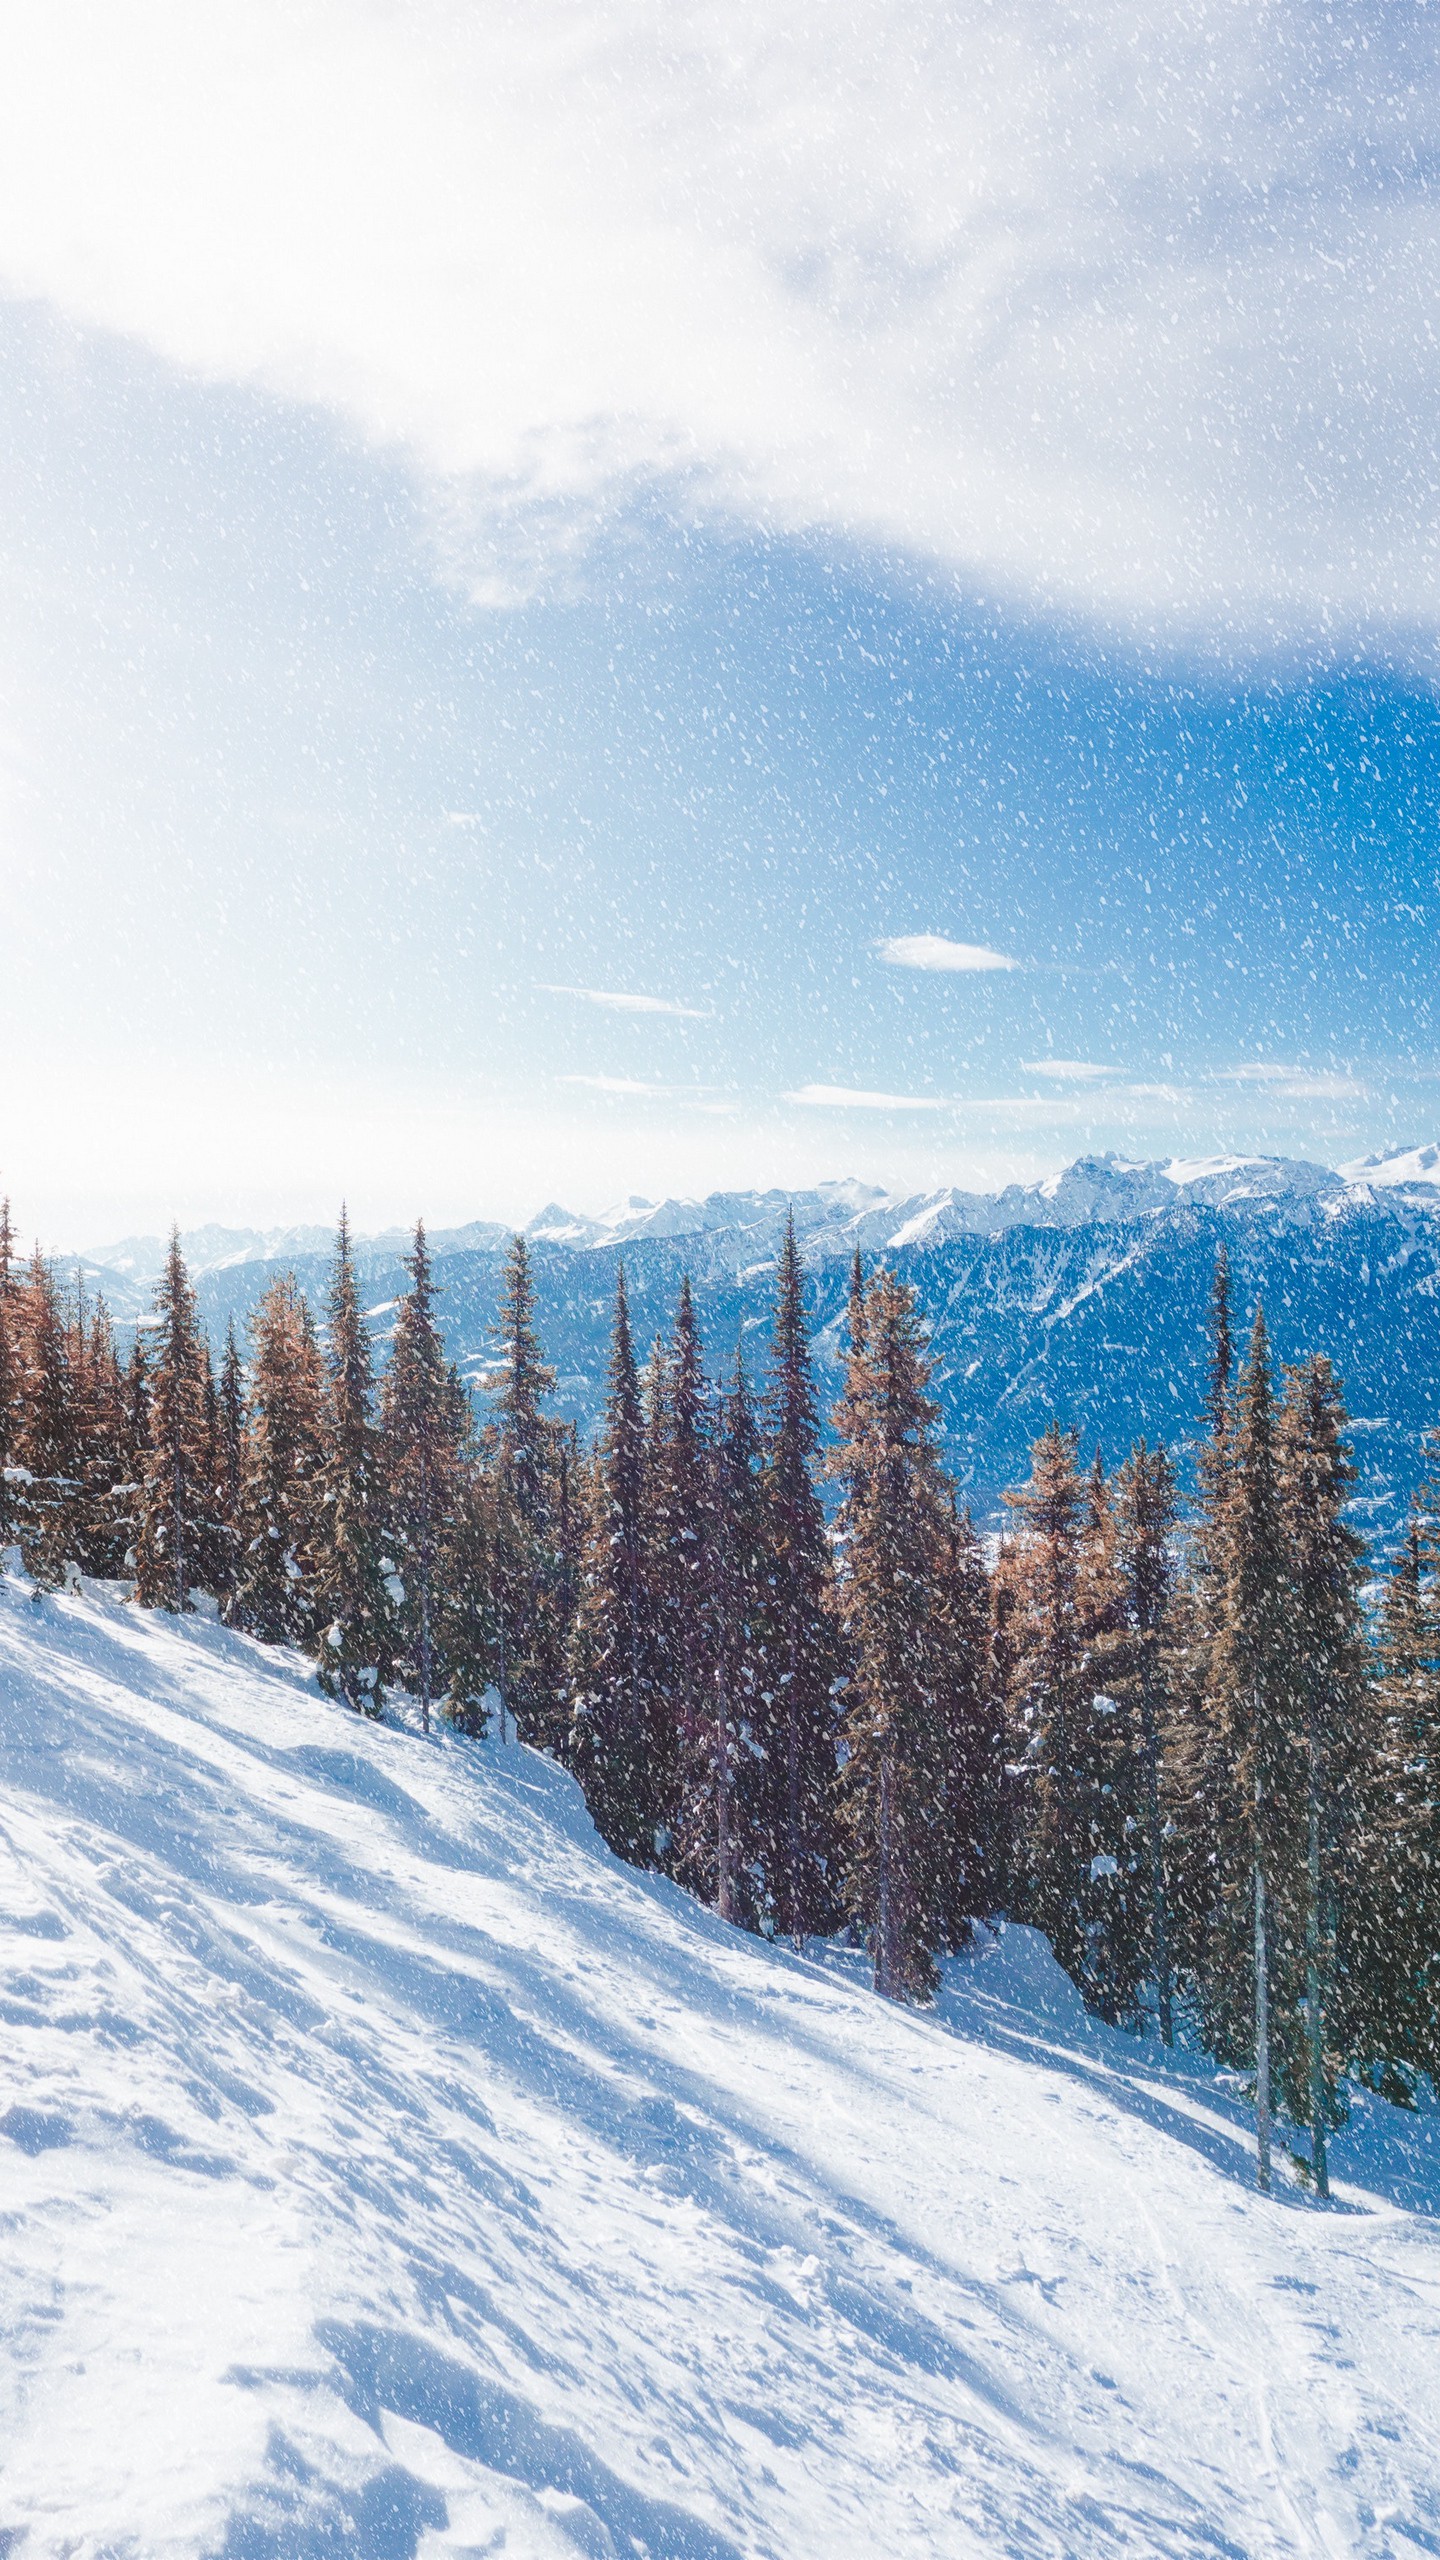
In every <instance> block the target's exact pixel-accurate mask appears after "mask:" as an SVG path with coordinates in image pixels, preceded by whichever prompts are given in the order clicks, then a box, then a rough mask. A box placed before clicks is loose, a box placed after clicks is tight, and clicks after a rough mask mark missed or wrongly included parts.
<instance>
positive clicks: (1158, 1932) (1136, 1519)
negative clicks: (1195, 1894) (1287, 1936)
mask: <svg viewBox="0 0 1440 2560" xmlns="http://www.w3.org/2000/svg"><path fill="white" fill-rule="evenodd" d="M1177 1512H1178V1502H1177V1497H1176V1486H1175V1476H1174V1471H1173V1469H1172V1467H1171V1464H1170V1459H1169V1456H1168V1453H1167V1452H1166V1450H1165V1449H1164V1447H1163V1446H1161V1447H1158V1448H1155V1449H1151V1448H1149V1447H1147V1445H1146V1443H1145V1441H1144V1440H1139V1441H1137V1442H1136V1444H1135V1447H1134V1448H1133V1449H1132V1451H1131V1453H1130V1456H1129V1458H1128V1459H1127V1460H1126V1462H1125V1465H1124V1466H1123V1467H1122V1468H1121V1470H1120V1474H1119V1476H1118V1478H1117V1479H1116V1520H1117V1526H1118V1532H1119V1557H1120V1565H1121V1570H1122V1573H1123V1576H1124V1589H1125V1609H1126V1619H1127V1624H1128V1629H1129V1633H1130V1638H1131V1642H1130V1646H1129V1648H1128V1651H1129V1660H1128V1663H1127V1665H1126V1679H1125V1687H1126V1689H1127V1691H1128V1701H1129V1704H1130V1707H1131V1712H1132V1714H1133V1716H1134V1718H1135V1719H1136V1720H1137V1721H1138V1725H1139V1745H1140V1765H1141V1783H1142V1800H1143V1842H1144V1849H1143V1856H1144V1878H1145V1889H1146V1899H1147V1903H1148V1912H1149V1961H1150V1975H1151V1980H1152V1981H1153V1983H1154V1986H1155V2011H1156V2024H1157V2026H1158V2028H1159V2030H1160V2040H1161V2042H1162V2044H1167V2045H1173V2043H1174V2041H1175V1936H1174V1925H1173V1919H1172V1910H1171V1880H1170V1857H1169V1854H1168V1848H1167V1838H1166V1834H1167V1827H1168V1826H1167V1808H1166V1797H1167V1785H1166V1764H1167V1739H1168V1736H1169V1732H1170V1727H1171V1718H1172V1668H1171V1667H1172V1661H1173V1658H1174V1653H1175V1637H1176V1627H1175V1585H1176V1572H1175V1560H1174V1557H1173V1554H1172V1552H1171V1548H1172V1540H1173V1537H1174V1532H1175V1523H1176V1517H1177Z"/></svg>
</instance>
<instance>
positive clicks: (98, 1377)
mask: <svg viewBox="0 0 1440 2560" xmlns="http://www.w3.org/2000/svg"><path fill="white" fill-rule="evenodd" d="M69 1358H70V1371H71V1376H72V1379H73V1380H74V1384H75V1407H76V1418H75V1435H74V1436H75V1470H76V1475H77V1477H78V1479H79V1490H78V1496H77V1517H76V1529H75V1539H76V1547H75V1552H76V1559H77V1561H78V1563H79V1565H80V1568H81V1570H82V1572H85V1573H90V1574H95V1575H97V1576H98V1577H99V1578H100V1579H102V1580H115V1579H118V1578H119V1576H120V1575H121V1574H123V1572H124V1570H125V1557H126V1553H127V1550H128V1548H129V1544H130V1530H131V1502H132V1496H131V1491H130V1452H129V1430H128V1421H129V1417H128V1411H127V1403H126V1393H125V1374H124V1371H123V1370H122V1368H121V1366H120V1362H119V1358H118V1356H117V1354H116V1349H115V1336H114V1332H113V1330H112V1327H111V1323H110V1317H109V1312H108V1310H107V1308H106V1305H105V1301H104V1299H103V1298H97V1299H96V1301H95V1304H94V1306H93V1307H91V1308H89V1309H88V1310H87V1308H86V1305H85V1298H84V1288H83V1282H80V1281H77V1283H76V1296H75V1308H74V1313H73V1316H72V1319H71V1325H70V1354H69Z"/></svg>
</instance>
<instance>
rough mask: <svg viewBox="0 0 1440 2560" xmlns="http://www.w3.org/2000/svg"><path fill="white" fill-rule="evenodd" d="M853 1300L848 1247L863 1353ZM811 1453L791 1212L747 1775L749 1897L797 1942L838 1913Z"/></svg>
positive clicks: (826, 1623) (831, 1646) (835, 1654)
mask: <svg viewBox="0 0 1440 2560" xmlns="http://www.w3.org/2000/svg"><path fill="white" fill-rule="evenodd" d="M863 1301H864V1276H863V1272H862V1271H861V1269H860V1262H859V1256H858V1255H857V1256H856V1262H855V1268H854V1270H853V1271H852V1274H851V1354H852V1361H858V1360H861V1359H863V1356H864V1317H863ZM847 1412H848V1405H847ZM856 1419H857V1422H858V1419H859V1410H858V1407H857V1412H856ZM843 1428H844V1426H843V1425H842V1429H843ZM849 1446H850V1448H851V1450H852V1453H853V1458H854V1462H855V1464H856V1466H857V1467H858V1466H859V1465H860V1463H861V1443H860V1440H859V1439H858V1438H854V1437H852V1438H851V1440H850V1442H849ZM819 1450H820V1416H819V1407H818V1404H817V1401H816V1394H815V1380H814V1369H813V1365H812V1362H811V1355H810V1336H809V1328H808V1325H807V1322H806V1316H805V1288H804V1271H803V1267H802V1264H801V1260H800V1251H799V1246H798V1244H797V1242H796V1237H795V1220H794V1216H793V1214H792V1215H791V1216H790V1217H789V1218H788V1219H787V1220H786V1226H785V1236H784V1240H783V1243H782V1245H781V1251H780V1266H779V1271H778V1273H777V1279H776V1300H775V1329H774V1335H773V1340H772V1345H771V1354H770V1376H769V1391H768V1395H767V1398H766V1407H765V1431H764V1453H763V1473H762V1485H763V1495H764V1508H765V1519H764V1526H765V1533H766V1541H767V1545H768V1549H769V1573H768V1583H769V1592H768V1600H767V1604H766V1607H765V1613H764V1623H763V1627H762V1631H761V1641H762V1646H763V1666H762V1669H761V1675H760V1685H761V1696H760V1701H759V1725H758V1730H757V1733H756V1737H755V1741H756V1754H757V1757H756V1763H755V1767H754V1770H753V1777H754V1781H755V1795H756V1798H757V1803H756V1828H757V1842H756V1854H757V1858H758V1861H759V1870H760V1874H759V1892H760V1898H761V1901H762V1904H763V1906H764V1908H765V1910H766V1912H767V1914H768V1917H769V1920H770V1924H771V1925H772V1926H773V1928H774V1929H775V1930H776V1931H777V1933H778V1934H779V1935H781V1936H783V1937H787V1938H789V1939H790V1940H791V1942H792V1944H794V1945H795V1946H797V1947H798V1946H803V1945H804V1942H805V1939H806V1938H807V1937H808V1936H822V1935H824V1934H825V1933H827V1932H828V1931H829V1930H831V1929H833V1928H834V1927H835V1926H836V1923H837V1921H838V1919H839V1915H840V1910H841V1857H840V1828H839V1819H838V1817H839V1800H838V1767H839V1764H838V1741H839V1694H838V1693H839V1688H840V1678H841V1649H840V1644H839V1628H838V1621H837V1618H836V1613H835V1605H834V1599H835V1594H834V1573H833V1568H832V1563H831V1555H830V1542H829V1539H828V1537H827V1535H826V1529H825V1514H824V1511H823V1508H822V1506H821V1502H820V1496H819V1493H818V1492H817V1490H816V1484H815V1475H816V1469H817V1466H818V1463H819Z"/></svg>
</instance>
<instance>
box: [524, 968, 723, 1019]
mask: <svg viewBox="0 0 1440 2560" xmlns="http://www.w3.org/2000/svg"><path fill="white" fill-rule="evenodd" d="M535 989H536V993H537V994H538V995H542V996H573V997H574V999H575V1001H576V1002H577V1004H599V1005H604V1006H606V1007H607V1009H608V1010H609V1011H610V1012H611V1013H667V1014H671V1015H673V1016H674V1017H675V1018H676V1019H677V1020H678V1021H681V1022H711V1021H713V1020H714V1014H713V1012H712V1011H711V1010H710V1009H709V1008H708V1007H705V1006H702V1005H693V1004H680V1003H678V1002H677V1001H676V1000H675V999H674V998H673V997H671V996H643V995H635V994H631V993H628V992H626V991H625V990H622V989H619V988H613V987H561V986H552V985H550V984H549V982H548V981H547V980H545V979H543V978H537V979H536V981H535Z"/></svg>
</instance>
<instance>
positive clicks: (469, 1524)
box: [435, 1449, 516, 1739]
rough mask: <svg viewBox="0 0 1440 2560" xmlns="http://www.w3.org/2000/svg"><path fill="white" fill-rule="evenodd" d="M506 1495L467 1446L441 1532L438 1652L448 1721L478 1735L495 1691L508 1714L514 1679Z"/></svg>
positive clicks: (485, 1728) (512, 1534) (512, 1536)
mask: <svg viewBox="0 0 1440 2560" xmlns="http://www.w3.org/2000/svg"><path fill="white" fill-rule="evenodd" d="M508 1501H509V1495H508V1489H507V1487H506V1485H505V1483H504V1481H503V1479H502V1478H500V1477H498V1476H496V1475H493V1474H492V1475H487V1474H486V1473H485V1472H484V1471H483V1470H482V1469H481V1468H480V1467H478V1466H477V1465H476V1464H475V1463H474V1460H473V1456H472V1454H471V1453H470V1451H469V1450H468V1449H467V1450H464V1451H462V1452H461V1454H460V1457H459V1461H458V1463H457V1465H456V1467H455V1470H454V1474H453V1477H452V1482H451V1491H450V1498H449V1502H448V1506H447V1510H446V1517H445V1525H444V1529H443V1532H442V1536H441V1545H440V1567H439V1573H438V1577H437V1582H438V1591H439V1601H438V1609H437V1616H436V1641H435V1653H436V1663H437V1676H438V1677H439V1678H441V1679H443V1681H444V1686H445V1693H444V1713H445V1721H446V1723H447V1724H450V1725H453V1726H454V1727H455V1729H456V1731H457V1732H458V1733H465V1734H470V1735H472V1736H479V1735H484V1734H486V1733H488V1732H489V1730H490V1717H491V1703H492V1698H493V1696H494V1694H495V1693H496V1691H497V1690H498V1691H499V1694H500V1697H501V1715H502V1719H503V1717H504V1714H505V1699H506V1694H507V1687H508V1683H507V1681H506V1677H505V1658H504V1635H503V1625H502V1620H501V1615H500V1608H499V1603H498V1601H497V1596H496V1595H497V1590H498V1588H499V1585H500V1568H499V1565H498V1563H497V1559H498V1558H499V1557H501V1556H505V1557H507V1558H513V1556H514V1554H515V1552H516V1530H515V1524H514V1522H513V1520H507V1519H506V1517H505V1509H506V1506H507V1504H508ZM512 1694H513V1693H512ZM503 1738H504V1737H503V1736H502V1739H503Z"/></svg>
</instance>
